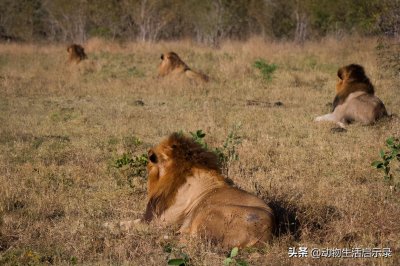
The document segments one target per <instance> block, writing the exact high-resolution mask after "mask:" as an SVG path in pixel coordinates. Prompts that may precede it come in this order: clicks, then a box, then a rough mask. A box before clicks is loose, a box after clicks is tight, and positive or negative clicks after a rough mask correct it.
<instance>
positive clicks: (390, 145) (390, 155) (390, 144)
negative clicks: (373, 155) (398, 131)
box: [371, 137, 400, 189]
mask: <svg viewBox="0 0 400 266" xmlns="http://www.w3.org/2000/svg"><path fill="white" fill-rule="evenodd" d="M386 147H387V150H386V151H385V150H383V149H382V150H380V153H379V155H380V157H381V159H382V160H379V161H374V162H373V163H372V164H371V166H372V167H374V168H376V169H378V170H382V171H383V173H384V179H385V181H386V182H387V183H389V185H390V186H391V187H393V188H397V189H398V188H399V187H400V182H399V181H398V180H396V176H394V175H393V174H392V173H393V172H392V171H391V168H392V167H391V166H393V164H391V162H392V160H394V159H397V162H400V139H398V138H394V137H389V138H388V139H387V140H386ZM397 171H399V169H397ZM397 178H398V177H397Z"/></svg>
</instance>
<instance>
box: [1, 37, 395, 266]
mask: <svg viewBox="0 0 400 266" xmlns="http://www.w3.org/2000/svg"><path fill="white" fill-rule="evenodd" d="M375 45H376V41H375V40H374V39H356V38H354V39H345V40H342V41H340V42H339V41H337V40H334V39H326V40H323V41H322V42H312V43H307V44H305V45H304V46H297V45H295V44H292V43H273V42H271V43H264V42H263V41H261V40H258V39H253V40H251V41H249V42H247V43H233V42H230V43H226V44H224V45H222V47H221V48H220V49H219V50H213V49H210V48H205V47H198V46H194V45H193V44H191V43H190V42H189V41H185V42H183V41H182V42H174V43H160V44H131V43H128V44H115V43H106V42H104V41H101V40H92V41H90V42H89V43H87V44H86V47H87V49H86V50H87V53H88V57H89V58H90V59H89V60H87V61H85V62H83V63H82V64H80V65H78V66H76V65H74V66H68V65H67V64H66V59H67V53H66V50H65V49H66V48H65V47H64V46H46V47H38V46H36V45H14V44H3V45H0V124H1V127H0V183H1V186H0V264H10V265H14V264H20V265H26V264H34V265H36V264H46V263H54V264H64V265H68V264H76V263H77V264H85V265H87V264H95V265H98V264H100V265H104V264H112V265H114V264H116V265H126V264H129V265H166V261H167V259H168V258H169V257H173V256H179V252H180V250H181V251H182V252H184V253H186V254H188V256H189V257H190V258H191V263H192V265H222V264H223V260H224V258H225V256H226V254H227V253H226V252H225V253H224V251H221V250H219V249H218V248H216V247H212V246H210V245H209V244H208V243H205V242H201V241H197V240H193V243H188V244H187V245H185V246H183V245H182V244H180V243H179V241H178V237H177V236H174V235H173V230H172V229H159V228H153V227H152V226H148V225H143V224H136V225H132V224H129V222H130V221H133V220H135V219H137V218H140V217H141V214H142V213H143V211H144V208H145V196H146V194H145V193H146V192H145V188H146V186H145V182H146V180H145V179H144V178H143V177H138V176H132V173H131V172H130V170H129V169H116V168H114V167H112V165H113V163H114V162H115V160H116V159H117V158H120V157H121V156H122V154H123V153H128V154H135V155H136V154H141V153H143V152H146V150H147V149H148V148H149V147H150V146H152V145H154V144H156V143H158V142H159V141H160V140H161V139H162V138H164V137H165V136H167V135H168V134H170V133H171V132H174V131H179V130H182V131H183V132H189V131H195V130H197V129H203V130H204V131H205V132H206V133H207V136H206V141H207V142H208V143H209V145H211V146H213V147H216V146H221V145H222V143H223V141H224V139H225V138H226V136H227V135H228V133H229V132H230V131H231V130H232V128H233V127H235V126H237V125H240V131H239V134H240V135H241V136H242V144H241V145H240V146H238V153H239V160H238V161H234V162H232V163H231V164H230V165H229V171H228V173H229V177H230V178H231V179H233V181H234V182H235V183H236V184H237V185H238V186H239V187H241V188H244V189H246V190H248V191H251V192H253V193H256V194H258V195H259V196H260V197H263V198H265V199H266V200H268V201H271V202H272V203H273V204H274V205H275V207H276V208H278V209H279V210H281V211H283V212H286V213H289V214H291V215H296V217H297V221H298V222H299V223H300V225H299V227H298V230H295V232H294V233H295V235H290V234H282V235H280V236H279V237H277V238H276V239H275V240H274V241H273V242H272V243H271V244H270V245H267V246H265V248H263V249H259V250H254V249H247V250H242V251H240V254H241V255H240V256H241V258H242V259H244V260H246V261H247V262H248V263H249V264H250V265H305V264H310V265H342V264H346V265H400V257H399V254H398V253H399V251H400V242H399V239H400V223H399V221H400V208H399V203H400V201H399V191H391V190H390V188H389V187H388V186H387V185H386V184H385V183H384V182H383V176H382V174H381V173H379V172H377V171H376V170H374V169H372V168H371V167H370V163H371V162H372V161H374V160H376V159H377V158H378V151H379V149H380V148H382V147H383V145H384V141H385V139H386V138H387V137H388V136H393V135H394V136H399V135H400V132H399V130H400V126H399V118H397V117H394V118H392V119H391V120H385V121H382V122H379V123H378V124H377V125H374V126H368V127H366V126H360V125H351V126H349V127H348V131H347V132H345V133H332V132H331V130H330V129H331V128H332V127H333V125H332V124H329V123H322V124H316V123H314V122H313V119H314V118H315V117H316V116H318V115H321V114H323V113H327V112H328V111H329V109H330V107H329V106H327V103H329V102H331V101H332V100H333V96H334V84H335V82H336V70H337V69H338V67H339V66H342V65H345V64H349V63H359V64H361V65H363V66H364V67H365V69H366V71H367V74H368V75H369V77H370V78H371V81H372V82H373V84H374V85H375V86H376V91H377V95H378V96H379V97H380V98H381V99H382V100H383V102H385V104H386V106H387V108H388V110H389V111H390V112H392V113H395V114H396V113H397V114H399V113H400V110H399V106H400V97H399V92H398V80H396V79H395V78H394V77H391V76H390V75H384V73H385V72H384V71H385V69H382V68H380V67H379V65H378V64H377V62H378V60H377V58H376V53H375V50H374V47H375ZM169 50H174V51H175V52H177V53H178V54H179V55H180V56H181V58H182V59H183V60H184V61H185V62H186V63H187V64H188V65H190V66H192V67H193V69H198V70H202V71H203V72H204V73H207V74H209V75H210V77H211V79H212V81H211V82H210V83H209V84H207V85H194V84H191V83H189V82H188V83H185V82H174V81H171V80H159V79H157V77H156V68H157V65H158V63H159V55H160V54H161V52H164V51H169ZM258 58H263V59H264V60H266V61H267V62H270V63H275V64H277V66H278V69H277V71H276V72H275V73H274V77H273V80H272V81H271V82H267V81H265V80H263V79H262V77H261V76H260V73H259V71H258V70H257V69H255V68H253V66H252V65H253V63H254V61H255V60H256V59H258ZM138 100H141V101H143V103H144V105H141V104H138V102H137V101H138ZM247 100H255V101H259V102H262V103H261V104H259V105H257V104H256V105H248V104H247ZM277 101H280V102H282V103H283V106H279V107H276V106H274V105H273V104H269V103H274V102H277ZM137 139H140V141H141V142H140V143H137ZM397 175H399V172H397ZM121 221H125V224H121V226H120V225H119V223H120V222H121ZM237 230H240V229H239V228H238V229H237ZM164 235H168V236H169V238H168V239H164V237H163V236H164ZM298 246H306V247H308V248H309V249H311V248H323V247H331V248H344V247H364V248H368V247H369V248H373V247H390V248H391V249H392V251H393V253H394V254H393V256H392V257H391V258H387V259H383V258H379V259H325V260H317V259H311V258H308V259H299V258H297V259H291V258H289V257H288V248H289V247H298ZM166 247H171V249H172V251H171V252H167V251H166V250H165V249H166Z"/></svg>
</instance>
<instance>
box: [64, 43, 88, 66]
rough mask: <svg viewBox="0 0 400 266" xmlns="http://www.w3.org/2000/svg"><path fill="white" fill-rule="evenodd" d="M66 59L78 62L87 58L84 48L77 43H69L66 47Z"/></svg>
mask: <svg viewBox="0 0 400 266" xmlns="http://www.w3.org/2000/svg"><path fill="white" fill-rule="evenodd" d="M67 52H68V61H69V62H70V63H71V62H75V63H79V62H80V61H82V60H85V59H87V55H86V53H85V49H84V48H83V47H82V46H81V45H79V44H71V45H69V46H68V47H67Z"/></svg>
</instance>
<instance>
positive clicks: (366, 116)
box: [315, 64, 387, 127]
mask: <svg viewBox="0 0 400 266" xmlns="http://www.w3.org/2000/svg"><path fill="white" fill-rule="evenodd" d="M337 75H338V77H339V80H338V82H337V84H336V96H335V99H334V101H333V110H332V113H330V114H326V115H323V116H319V117H317V118H316V119H315V121H332V122H336V123H337V124H338V125H339V126H340V127H345V125H346V124H348V123H351V122H360V123H362V124H364V125H369V124H372V123H374V122H376V121H377V120H378V119H380V118H382V117H384V116H387V111H386V108H385V105H384V104H383V102H382V101H381V100H380V99H379V98H378V97H376V96H375V95H374V93H375V90H374V87H373V86H372V84H371V82H370V80H369V79H368V77H367V76H366V75H365V72H364V68H363V67H362V66H360V65H356V64H351V65H347V66H344V67H342V68H340V69H339V70H338V74H337Z"/></svg>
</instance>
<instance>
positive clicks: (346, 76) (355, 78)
mask: <svg viewBox="0 0 400 266" xmlns="http://www.w3.org/2000/svg"><path fill="white" fill-rule="evenodd" d="M337 76H338V78H339V80H338V82H337V83H336V96H335V99H334V100H333V104H332V112H333V111H334V110H335V108H336V106H338V105H340V104H342V103H344V101H345V100H346V98H347V97H348V96H349V95H350V94H351V93H353V92H356V91H363V92H366V93H368V94H371V95H374V93H375V89H374V86H373V85H372V83H371V81H370V80H369V78H368V77H367V76H366V74H365V71H364V68H363V67H362V66H360V65H357V64H351V65H347V66H344V67H341V68H339V70H338V72H337Z"/></svg>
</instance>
